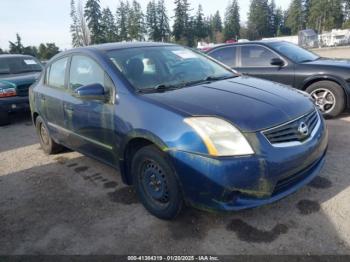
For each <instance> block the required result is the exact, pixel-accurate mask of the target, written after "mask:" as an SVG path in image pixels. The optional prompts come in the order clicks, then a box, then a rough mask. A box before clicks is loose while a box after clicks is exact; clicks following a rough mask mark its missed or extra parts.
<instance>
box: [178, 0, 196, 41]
mask: <svg viewBox="0 0 350 262" xmlns="http://www.w3.org/2000/svg"><path fill="white" fill-rule="evenodd" d="M175 6H176V7H175V10H174V11H175V17H174V25H173V35H174V37H175V41H177V42H181V43H183V44H185V43H186V38H187V43H188V42H193V41H192V40H191V38H192V37H193V31H194V21H193V19H192V18H190V16H189V9H190V4H189V3H188V1H187V0H175Z"/></svg>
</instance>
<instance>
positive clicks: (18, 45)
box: [9, 34, 24, 54]
mask: <svg viewBox="0 0 350 262" xmlns="http://www.w3.org/2000/svg"><path fill="white" fill-rule="evenodd" d="M9 44H10V46H9V52H10V54H23V50H24V46H23V44H22V38H21V37H20V36H19V34H16V42H11V41H9Z"/></svg>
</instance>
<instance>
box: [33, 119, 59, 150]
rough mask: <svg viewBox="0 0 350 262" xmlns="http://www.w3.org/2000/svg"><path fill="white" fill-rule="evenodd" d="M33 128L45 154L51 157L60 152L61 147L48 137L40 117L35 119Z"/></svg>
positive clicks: (47, 131) (46, 129)
mask: <svg viewBox="0 0 350 262" xmlns="http://www.w3.org/2000/svg"><path fill="white" fill-rule="evenodd" d="M35 127H36V131H37V133H38V136H39V140H40V145H41V148H42V149H43V150H44V152H45V153H46V154H48V155H51V154H56V153H58V152H60V151H62V148H63V147H62V146H61V145H59V144H57V143H56V142H55V141H53V139H52V138H51V137H50V133H49V130H48V128H47V126H46V124H45V123H44V121H43V119H42V118H41V117H40V116H38V117H37V118H36V121H35Z"/></svg>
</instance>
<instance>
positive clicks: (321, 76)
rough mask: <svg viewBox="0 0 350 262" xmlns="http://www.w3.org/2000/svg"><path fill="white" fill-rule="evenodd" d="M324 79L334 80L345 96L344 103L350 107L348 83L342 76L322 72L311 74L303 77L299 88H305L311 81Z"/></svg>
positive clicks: (349, 87)
mask: <svg viewBox="0 0 350 262" xmlns="http://www.w3.org/2000/svg"><path fill="white" fill-rule="evenodd" d="M325 80H328V81H333V82H336V83H337V84H339V85H340V86H341V87H342V88H343V90H344V93H345V98H346V104H347V105H348V107H350V85H349V83H347V82H346V81H345V80H344V79H343V78H341V77H339V76H335V75H324V74H317V75H312V76H309V77H308V78H306V79H304V81H303V82H302V83H301V85H300V86H299V89H301V90H305V89H306V88H307V87H308V86H309V85H310V84H311V83H315V82H317V81H325Z"/></svg>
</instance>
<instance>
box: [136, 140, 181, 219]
mask: <svg viewBox="0 0 350 262" xmlns="http://www.w3.org/2000/svg"><path fill="white" fill-rule="evenodd" d="M131 171H132V174H133V182H134V185H135V188H136V192H137V194H138V197H139V198H140V201H141V202H142V204H143V205H144V206H145V208H146V209H147V210H148V211H149V212H150V213H152V214H153V215H155V216H156V217H158V218H161V219H173V218H175V217H176V216H177V215H178V214H179V213H180V211H181V209H182V206H183V197H182V193H181V190H180V186H179V182H178V181H177V178H176V174H175V171H174V170H173V168H172V166H171V164H170V162H169V161H168V160H167V157H166V155H165V154H164V153H163V152H162V151H160V150H159V149H158V148H156V147H155V146H152V145H151V146H146V147H143V148H141V149H140V150H139V151H137V152H136V154H135V156H134V157H133V160H132V166H131Z"/></svg>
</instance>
